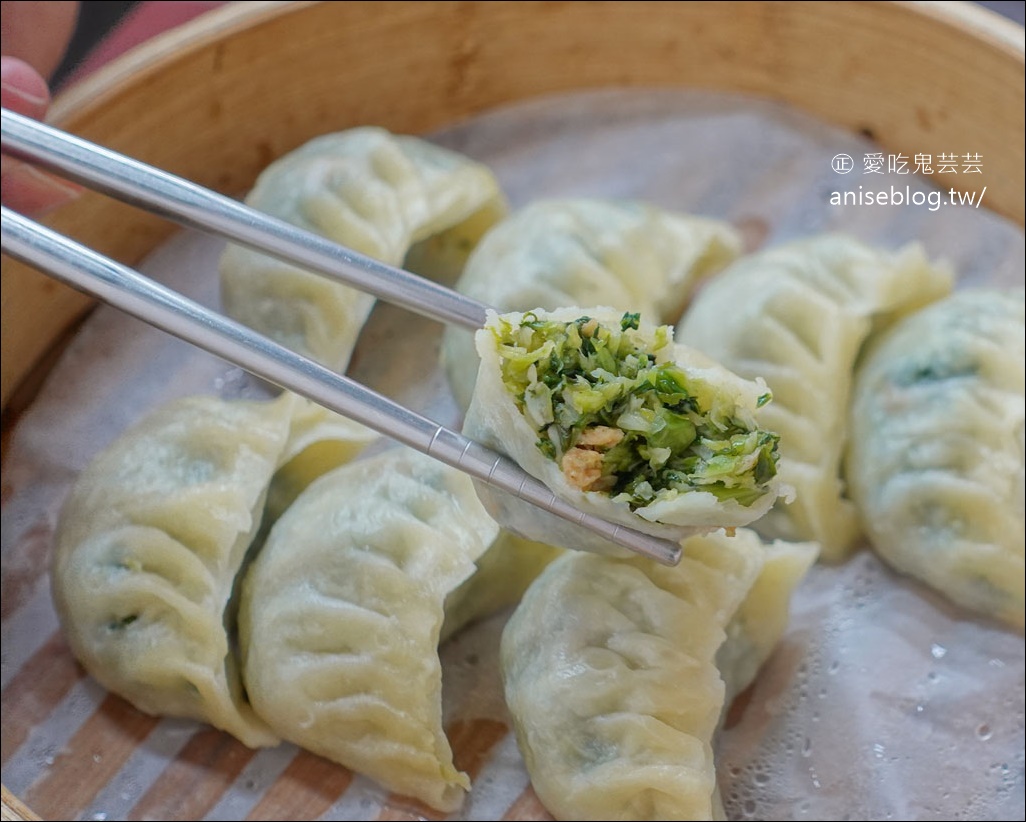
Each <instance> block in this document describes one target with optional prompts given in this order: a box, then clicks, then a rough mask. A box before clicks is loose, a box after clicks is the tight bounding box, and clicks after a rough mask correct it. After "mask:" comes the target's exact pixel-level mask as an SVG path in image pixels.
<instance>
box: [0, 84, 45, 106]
mask: <svg viewBox="0 0 1026 822" xmlns="http://www.w3.org/2000/svg"><path fill="white" fill-rule="evenodd" d="M0 89H2V90H3V93H4V96H5V97H7V96H10V97H16V98H17V99H19V100H21V101H22V102H24V103H27V104H28V105H30V106H45V105H46V104H47V103H49V102H50V101H49V100H48V99H47V98H46V97H39V96H38V95H35V94H31V93H30V92H27V91H25V89H23V88H20V87H18V86H14V85H11V84H10V83H6V82H4V81H3V80H0Z"/></svg>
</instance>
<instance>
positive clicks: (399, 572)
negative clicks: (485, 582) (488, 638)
mask: <svg viewBox="0 0 1026 822" xmlns="http://www.w3.org/2000/svg"><path fill="white" fill-rule="evenodd" d="M498 531H499V528H498V525H496V524H495V522H494V521H493V520H492V519H491V518H490V517H489V516H488V515H487V513H486V512H485V510H484V508H483V507H482V505H481V503H480V502H479V501H478V499H477V496H476V494H475V493H474V487H473V483H472V481H471V480H470V478H469V477H467V476H466V475H465V474H462V473H460V472H459V471H456V470H455V469H453V468H449V467H447V466H445V465H442V464H441V463H439V462H436V461H435V460H432V459H430V458H428V457H426V456H423V455H421V454H419V453H417V452H414V451H411V450H408V449H396V450H392V451H388V452H386V453H384V454H382V455H380V456H378V457H376V458H368V459H366V460H361V461H358V462H355V463H353V464H351V465H347V466H344V467H341V468H338V469H336V470H335V471H333V472H331V473H329V474H326V475H324V476H323V477H321V478H320V479H319V480H317V481H316V482H314V483H313V484H312V485H311V486H310V487H309V488H307V489H306V490H305V491H304V492H303V493H302V494H300V496H299V497H298V498H297V499H296V501H295V502H294V503H293V504H292V505H291V506H290V507H289V509H288V510H287V511H286V512H285V513H284V515H283V516H282V517H281V519H279V520H278V522H277V523H276V525H275V526H274V528H273V529H272V530H271V533H270V535H269V536H268V539H267V541H266V543H265V544H264V547H263V550H262V551H261V552H260V555H259V556H258V557H257V559H256V560H255V561H254V563H253V565H252V566H251V568H250V570H249V572H248V573H247V576H246V579H245V582H244V585H243V594H242V602H241V606H240V612H239V638H240V646H241V649H242V653H243V660H244V662H243V665H244V680H245V684H246V689H247V691H248V693H249V697H250V699H251V700H252V703H253V705H254V707H255V709H256V710H257V712H258V713H259V714H260V716H261V717H263V718H264V719H265V720H266V721H267V722H268V723H269V724H270V726H271V727H272V728H273V729H274V730H275V732H276V733H278V734H279V735H281V736H282V737H283V738H285V739H288V740H290V741H292V742H295V743H296V744H298V745H301V746H302V747H304V748H306V749H308V750H310V751H313V752H315V753H317V754H320V755H321V756H324V757H326V758H328V759H331V760H333V761H335V762H339V763H341V764H342V765H344V766H346V767H347V768H350V769H352V770H354V771H357V772H359V773H362V774H364V775H366V776H369V777H370V778H372V779H374V780H376V781H377V782H379V783H380V784H382V785H384V786H385V787H386V788H388V789H389V790H391V791H395V792H397V793H401V794H404V795H407V796H411V797H415V798H417V799H419V800H421V801H423V802H426V803H427V804H428V805H430V806H431V807H433V808H436V809H438V810H440V811H444V812H451V811H454V810H456V809H457V808H458V807H459V806H460V804H461V802H462V800H463V797H464V794H465V791H466V790H467V789H468V788H469V780H468V778H467V775H466V774H464V773H461V772H460V771H458V770H457V769H456V767H455V766H454V764H453V761H452V750H451V747H450V745H449V742H448V740H447V739H446V736H445V732H444V730H443V727H442V703H441V689H442V669H441V663H440V662H439V658H438V642H439V635H440V631H441V628H442V622H443V618H444V603H445V600H446V597H447V596H448V595H449V594H450V592H452V591H453V590H454V589H456V588H457V587H458V586H459V585H460V584H461V583H462V582H464V580H466V579H467V578H468V577H470V576H471V574H472V573H473V572H474V569H475V566H474V563H475V561H476V560H477V559H478V558H479V557H480V556H481V555H482V554H483V553H484V552H485V550H486V549H487V548H488V546H489V545H491V543H492V542H493V541H494V539H495V538H496V536H497V535H498Z"/></svg>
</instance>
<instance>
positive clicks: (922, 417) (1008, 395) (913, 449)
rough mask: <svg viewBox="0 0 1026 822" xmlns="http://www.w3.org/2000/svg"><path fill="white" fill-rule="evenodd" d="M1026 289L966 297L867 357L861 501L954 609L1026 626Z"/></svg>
mask: <svg viewBox="0 0 1026 822" xmlns="http://www.w3.org/2000/svg"><path fill="white" fill-rule="evenodd" d="M1023 360H1024V323H1023V292H1022V291H1018V292H1009V293H1003V292H999V291H983V290H981V291H961V292H956V293H955V294H954V295H953V296H951V297H949V298H948V299H946V300H944V301H942V302H939V303H936V304H934V305H932V306H930V307H929V308H926V309H924V310H923V311H921V312H920V313H918V314H915V315H913V316H911V317H908V318H906V319H905V320H903V321H902V322H901V323H899V324H898V325H897V326H895V327H894V328H893V329H891V331H890V332H889V333H887V334H886V335H885V336H884V337H883V338H882V339H880V341H879V343H878V344H877V345H875V346H874V347H873V348H872V349H871V351H870V352H869V354H868V355H867V356H866V359H865V362H864V363H863V364H862V365H861V366H860V368H859V371H858V374H857V378H856V382H855V390H854V397H853V401H852V408H851V442H850V444H849V449H848V457H847V461H846V467H847V477H848V482H849V484H850V487H851V494H852V497H853V499H854V500H855V502H856V504H857V506H858V508H859V511H860V513H861V515H862V522H863V525H864V527H865V529H866V531H867V533H868V534H869V538H870V541H871V542H872V544H873V547H874V548H875V549H876V551H877V552H878V553H879V554H880V555H881V556H882V557H883V558H884V559H885V560H887V562H889V563H890V564H891V565H893V566H894V567H895V568H897V569H898V570H900V571H903V572H905V573H907V574H911V575H913V576H915V577H918V578H919V579H922V580H924V581H925V582H926V583H927V584H929V585H931V586H933V587H934V588H936V589H937V590H939V591H941V592H942V593H944V594H945V595H946V596H948V597H949V598H950V599H952V600H953V601H954V602H956V603H958V604H959V605H962V606H964V607H966V608H970V609H972V610H974V611H977V612H979V613H983V614H988V615H990V616H993V617H997V618H998V619H1001V620H1003V621H1005V622H1007V623H1010V624H1011V625H1014V626H1016V627H1018V628H1019V629H1020V630H1021V629H1022V628H1023V579H1024V566H1023V541H1024V515H1023V487H1024V480H1023V471H1024V468H1023V465H1024V457H1023V448H1024V440H1026V437H1024V432H1023V425H1024V424H1023V419H1024V400H1023V390H1024V378H1023Z"/></svg>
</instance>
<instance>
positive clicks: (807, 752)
mask: <svg viewBox="0 0 1026 822" xmlns="http://www.w3.org/2000/svg"><path fill="white" fill-rule="evenodd" d="M802 756H804V757H810V756H812V740H811V739H809V738H808V737H805V739H804V740H802Z"/></svg>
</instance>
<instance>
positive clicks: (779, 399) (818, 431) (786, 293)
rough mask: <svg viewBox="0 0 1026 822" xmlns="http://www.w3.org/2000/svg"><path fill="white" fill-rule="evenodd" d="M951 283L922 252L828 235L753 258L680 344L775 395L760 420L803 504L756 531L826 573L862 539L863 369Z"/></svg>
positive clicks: (698, 307)
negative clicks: (893, 329)
mask: <svg viewBox="0 0 1026 822" xmlns="http://www.w3.org/2000/svg"><path fill="white" fill-rule="evenodd" d="M951 282H952V277H951V272H950V271H949V270H948V269H947V268H945V267H943V266H936V265H932V264H930V263H929V262H928V261H927V259H926V257H925V256H924V254H923V251H922V249H921V248H920V247H918V246H915V245H912V246H908V247H906V248H904V249H901V250H900V251H897V252H893V253H892V252H885V251H880V250H877V249H873V248H870V247H868V246H866V245H864V244H862V243H861V242H859V241H857V240H854V239H852V238H850V237H845V236H841V235H823V236H821V237H816V238H814V239H811V240H802V241H799V242H794V243H789V244H787V245H783V246H779V247H777V248H771V249H769V250H767V251H764V252H761V253H758V254H753V255H751V256H750V257H743V258H742V259H740V260H738V261H737V262H736V263H734V264H732V265H731V266H730V267H728V268H727V270H726V271H724V272H723V273H722V274H720V275H719V276H717V277H715V278H713V279H712V280H711V281H710V282H709V283H708V285H707V286H706V287H705V288H704V289H703V290H702V292H701V293H700V294H699V295H698V296H697V297H696V299H695V301H694V303H693V304H692V305H691V307H690V308H689V309H688V311H687V313H686V314H685V315H684V319H683V320H682V321H681V323H680V324H679V325H678V327H677V338H678V339H679V340H680V341H681V342H682V343H684V344H686V345H690V346H693V347H695V348H697V349H699V350H700V351H703V352H704V353H706V354H708V355H709V356H710V357H712V358H713V359H715V360H717V361H718V362H721V363H722V364H723V365H724V366H725V367H727V368H729V369H730V370H731V371H734V372H735V373H737V374H740V375H741V376H742V377H746V378H748V379H755V378H757V377H759V378H762V379H764V380H765V381H766V384H767V385H768V386H769V390H770V391H772V392H773V402H772V403H771V404H770V405H768V406H767V407H766V408H764V409H762V411H761V412H760V417H759V419H760V421H761V422H762V423H763V424H764V425H766V426H767V427H769V428H771V429H773V430H774V431H776V432H777V433H778V434H779V435H780V476H781V478H782V480H783V481H784V482H785V483H787V484H788V485H791V486H793V487H794V489H795V499H794V501H793V502H790V503H788V504H784V503H783V502H782V503H780V504H778V505H777V506H776V507H775V508H774V510H772V511H771V512H770V513H769V514H767V515H766V516H765V517H763V518H762V519H761V520H760V521H759V522H758V523H757V524H755V525H753V527H754V528H755V529H756V530H758V531H759V533H761V534H763V535H764V536H767V537H772V538H781V539H790V540H816V541H817V542H819V543H820V544H821V545H822V547H823V551H822V559H824V560H826V561H830V562H837V561H840V560H842V559H844V558H845V556H847V554H848V553H849V551H850V550H851V548H852V546H853V545H854V543H855V541H856V540H857V538H858V537H859V535H860V528H859V525H858V517H857V515H856V512H855V508H854V506H853V505H852V503H851V501H850V500H849V499H848V498H847V496H846V495H845V490H844V485H843V482H842V479H841V456H842V454H843V453H844V446H845V442H846V440H847V423H848V400H849V396H850V393H851V380H852V373H853V369H854V367H855V362H856V360H857V359H858V356H859V352H860V351H861V349H862V346H863V344H864V343H865V342H866V340H867V339H868V338H869V337H870V335H871V334H872V333H873V332H874V330H876V329H878V328H880V327H881V326H884V325H886V324H887V323H889V322H891V321H893V320H894V319H895V318H896V317H899V316H902V315H904V314H906V313H908V312H910V311H914V310H915V309H917V308H920V307H921V306H923V305H925V304H927V303H929V302H932V301H934V300H936V299H939V298H941V297H943V296H945V295H946V294H948V292H949V291H950V290H951Z"/></svg>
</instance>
